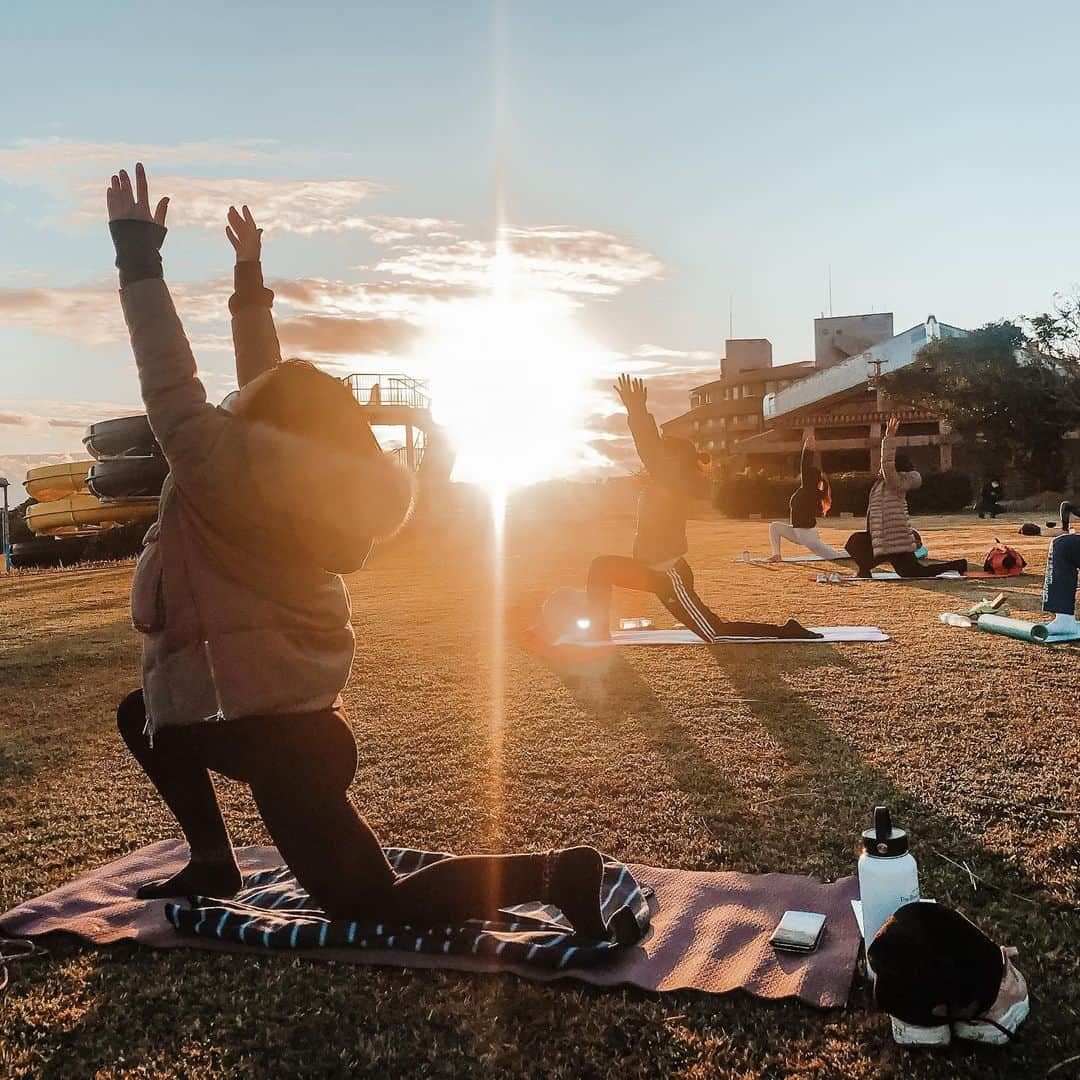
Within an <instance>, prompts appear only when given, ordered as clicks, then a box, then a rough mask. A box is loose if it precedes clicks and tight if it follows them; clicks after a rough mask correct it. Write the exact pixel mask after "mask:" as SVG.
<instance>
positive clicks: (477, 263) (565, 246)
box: [374, 225, 664, 297]
mask: <svg viewBox="0 0 1080 1080" xmlns="http://www.w3.org/2000/svg"><path fill="white" fill-rule="evenodd" d="M499 235H500V240H502V241H504V242H505V243H506V245H507V250H508V252H509V253H510V255H511V256H512V261H511V264H510V265H511V272H512V274H513V280H514V283H515V285H517V286H521V287H527V288H532V289H539V290H544V291H548V292H562V293H567V294H571V295H578V296H593V297H608V296H613V295H615V294H616V293H618V292H621V291H622V290H623V289H625V288H627V287H628V286H630V285H636V284H638V283H640V282H643V281H649V280H655V279H657V278H659V277H660V276H661V275H662V274H663V270H664V266H663V263H661V262H660V260H659V259H658V258H656V256H655V255H652V254H650V253H649V252H647V251H644V250H642V249H641V248H638V247H635V246H634V245H633V244H631V243H630V242H629V241H627V240H624V239H622V238H621V237H618V236H614V235H612V234H611V233H605V232H600V231H598V230H596V229H572V228H564V227H559V226H550V225H542V226H536V227H525V226H516V225H515V226H506V227H504V228H503V229H502V230H501V231H500V234H499ZM495 250H496V249H495V244H494V243H492V242H490V241H483V240H458V241H455V242H453V243H447V244H435V245H428V246H412V247H408V246H404V247H402V248H401V249H400V250H399V251H397V252H395V253H394V254H391V255H388V256H387V257H386V258H384V259H382V260H381V261H380V262H378V263H377V264H376V266H375V268H374V269H375V270H376V271H378V272H381V273H386V274H392V275H394V276H399V277H405V278H409V279H413V280H417V281H426V282H431V283H439V284H446V285H457V286H466V287H469V288H472V289H487V288H490V287H491V283H492V280H493V273H494V270H495Z"/></svg>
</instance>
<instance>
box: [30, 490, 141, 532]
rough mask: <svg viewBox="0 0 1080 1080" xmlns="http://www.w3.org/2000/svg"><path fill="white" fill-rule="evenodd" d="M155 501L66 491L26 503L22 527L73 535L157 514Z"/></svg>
mask: <svg viewBox="0 0 1080 1080" xmlns="http://www.w3.org/2000/svg"><path fill="white" fill-rule="evenodd" d="M156 503H157V500H156V499H153V500H147V501H145V502H135V501H134V500H131V501H128V500H122V499H117V500H114V501H110V502H106V501H105V500H104V499H99V498H98V497H97V496H96V495H91V494H86V495H69V496H68V497H67V498H66V499H53V500H51V501H49V502H43V503H34V504H32V505H31V506H28V507H27V508H26V527H27V528H28V529H29V530H30V531H31V532H32V533H36V534H37V535H38V536H77V535H82V534H84V533H86V532H95V531H97V530H98V529H108V528H111V527H112V526H113V525H126V524H128V522H132V521H143V520H148V519H150V518H153V517H155V516H156V515H157V505H156Z"/></svg>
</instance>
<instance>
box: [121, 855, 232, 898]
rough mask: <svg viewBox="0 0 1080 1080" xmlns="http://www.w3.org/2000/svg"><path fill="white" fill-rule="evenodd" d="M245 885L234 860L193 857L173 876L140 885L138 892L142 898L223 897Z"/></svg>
mask: <svg viewBox="0 0 1080 1080" xmlns="http://www.w3.org/2000/svg"><path fill="white" fill-rule="evenodd" d="M242 884H243V879H242V878H241V876H240V870H239V868H238V867H237V865H236V862H235V861H234V860H231V859H230V860H224V859H222V860H219V861H216V862H196V861H195V860H192V861H191V862H189V863H188V864H187V866H185V867H184V869H183V870H181V871H180V872H179V873H178V874H173V876H172V877H171V878H164V879H163V880H161V881H148V882H147V883H146V884H145V885H140V886H139V888H138V889H137V890H136V892H135V895H136V896H137V897H138V898H139V899H140V900H161V899H164V898H165V897H166V896H213V897H216V898H218V899H223V900H224V899H228V898H229V897H230V896H235V895H236V893H237V892H238V891H239V889H240V886H241V885H242Z"/></svg>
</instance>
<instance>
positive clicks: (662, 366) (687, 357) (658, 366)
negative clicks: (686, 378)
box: [632, 345, 723, 380]
mask: <svg viewBox="0 0 1080 1080" xmlns="http://www.w3.org/2000/svg"><path fill="white" fill-rule="evenodd" d="M722 355H723V354H722V353H719V352H716V351H715V350H713V349H668V348H665V347H664V346H662V345H641V346H639V347H638V348H637V349H635V350H634V352H633V354H632V366H633V367H634V368H635V370H659V371H663V372H664V373H665V374H668V375H671V374H675V373H676V372H687V373H690V372H693V373H696V374H699V375H701V377H702V379H703V380H705V379H707V378H708V368H707V367H706V366H705V365H708V366H709V367H712V368H713V369H714V371H715V377H716V378H719V377H720V359H721V356H722Z"/></svg>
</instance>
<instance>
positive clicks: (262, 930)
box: [165, 848, 649, 970]
mask: <svg viewBox="0 0 1080 1080" xmlns="http://www.w3.org/2000/svg"><path fill="white" fill-rule="evenodd" d="M384 850H385V852H386V857H387V858H388V859H389V860H390V863H391V865H392V866H393V867H394V869H395V870H396V871H397V872H398V873H399V874H410V873H412V872H413V871H415V870H419V869H420V868H421V867H424V866H430V865H431V864H432V863H436V862H441V861H442V860H443V859H448V858H450V856H449V855H448V854H445V853H442V852H433V851H414V850H412V849H409V848H386V849H384ZM601 911H602V913H603V916H604V921H605V922H606V923H607V924H608V926H609V927H610V929H611V931H612V934H613V937H614V940H613V941H596V940H594V939H593V938H588V937H585V936H583V935H579V934H576V933H575V932H574V928H573V927H572V926H571V925H570V923H569V922H567V921H566V919H565V918H564V916H563V915H562V913H561V912H560V911H559V910H558V908H554V907H551V906H550V905H546V904H541V903H535V904H519V905H517V906H515V907H509V908H507V909H506V914H507V916H508V917H507V918H506V919H505V920H503V921H499V922H494V921H491V920H485V919H470V920H468V921H466V922H464V923H462V924H460V925H457V926H440V927H435V928H425V929H413V928H411V927H409V926H404V925H401V924H398V925H394V924H392V923H375V922H367V923H363V922H351V921H348V920H344V919H336V920H335V919H329V918H327V916H326V915H325V914H324V913H323V911H322V910H321V909H320V908H319V906H318V905H317V904H315V902H314V901H313V900H312V899H311V897H310V896H308V894H307V893H306V892H305V891H304V890H303V889H302V888H301V887H300V886H299V885H298V884H297V881H296V878H295V877H293V874H292V871H291V870H290V869H289V868H288V867H287V866H276V867H272V868H271V869H269V870H262V871H259V872H258V873H256V874H252V875H251V876H250V877H248V878H247V879H246V880H245V881H244V886H243V888H242V889H241V890H240V892H238V893H237V894H236V896H234V897H233V898H231V899H228V900H219V899H213V898H211V897H206V896H193V897H190V898H189V901H188V903H186V904H181V903H169V904H166V905H165V916H166V918H167V919H168V920H169V921H170V922H171V923H172V924H173V926H175V927H176V929H177V930H178V931H179V932H180V933H181V934H190V935H193V936H196V937H199V936H202V937H212V938H217V939H218V940H222V941H235V942H237V943H238V944H240V945H254V946H256V947H257V948H263V949H323V948H333V947H345V948H356V949H404V950H406V951H408V952H413V953H442V954H451V953H453V954H459V955H466V956H497V957H501V958H502V959H504V960H506V961H507V962H508V963H516V964H529V965H535V966H537V967H544V968H555V969H556V970H558V969H562V968H567V967H590V966H592V965H593V964H598V963H602V962H603V961H605V960H607V959H608V958H609V956H610V955H611V954H612V951H613V950H615V949H617V948H618V947H619V946H623V945H635V944H637V942H639V941H640V940H641V939H642V938H643V937H644V936H645V934H646V933H647V932H648V929H649V903H648V899H647V896H646V894H645V891H644V890H643V889H642V888H641V886H640V885H638V883H637V881H636V880H635V879H634V875H633V874H631V873H630V871H629V870H628V869H627V868H626V867H625V866H623V864H622V863H620V862H616V861H615V860H614V859H610V858H605V859H604V879H603V885H602V887H601Z"/></svg>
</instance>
